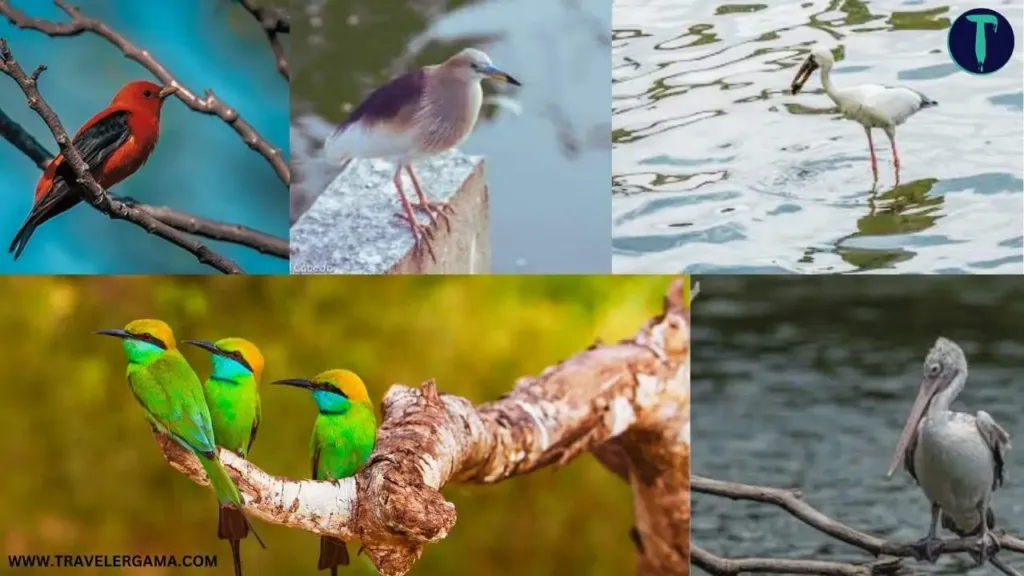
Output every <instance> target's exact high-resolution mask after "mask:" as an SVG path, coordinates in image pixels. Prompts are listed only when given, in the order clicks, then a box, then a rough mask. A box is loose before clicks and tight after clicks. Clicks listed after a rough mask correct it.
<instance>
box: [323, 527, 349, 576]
mask: <svg viewBox="0 0 1024 576" xmlns="http://www.w3.org/2000/svg"><path fill="white" fill-rule="evenodd" d="M348 562H349V560H348V547H347V546H345V542H344V541H342V540H338V539H337V538H334V537H332V536H321V537H320V560H319V561H318V562H317V570H326V569H328V568H330V569H331V575H332V576H334V575H336V574H337V573H338V566H348Z"/></svg>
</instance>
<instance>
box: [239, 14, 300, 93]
mask: <svg viewBox="0 0 1024 576" xmlns="http://www.w3.org/2000/svg"><path fill="white" fill-rule="evenodd" d="M239 2H240V3H241V4H242V7H243V8H245V9H246V10H248V11H249V14H252V17H253V18H255V19H256V21H257V22H259V23H260V26H261V27H262V28H263V33H264V34H266V35H267V41H268V42H270V49H271V50H272V51H273V52H274V62H275V63H276V64H277V71H278V72H280V73H281V75H282V76H284V79H285V80H290V79H291V77H290V76H289V75H288V57H287V56H286V55H285V51H284V43H283V42H281V38H280V36H279V35H280V34H290V33H291V21H290V20H289V19H288V15H287V14H286V13H285V11H284V10H281V9H279V8H268V7H265V6H262V7H260V6H256V5H255V4H254V3H253V1H252V0H239Z"/></svg>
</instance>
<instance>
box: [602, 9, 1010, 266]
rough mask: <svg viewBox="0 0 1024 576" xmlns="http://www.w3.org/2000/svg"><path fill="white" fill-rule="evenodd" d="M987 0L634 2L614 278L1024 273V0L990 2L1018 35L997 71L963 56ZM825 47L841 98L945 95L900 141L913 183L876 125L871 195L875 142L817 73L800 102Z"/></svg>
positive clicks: (621, 57)
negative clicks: (954, 48)
mask: <svg viewBox="0 0 1024 576" xmlns="http://www.w3.org/2000/svg"><path fill="white" fill-rule="evenodd" d="M767 4H770V6H771V7H769V6H768V5H767ZM978 6H980V5H979V4H976V3H968V2H964V3H957V4H948V3H942V2H934V1H920V0H907V1H897V0H879V1H875V2H862V1H857V0H845V1H840V0H831V1H822V0H815V1H806V2H771V3H762V4H756V3H750V4H722V3H721V2H708V1H705V0H688V1H685V2H682V1H679V0H616V1H615V4H614V8H613V10H614V12H613V27H614V40H613V63H612V66H613V127H614V130H613V145H614V150H613V195H614V196H613V234H614V256H613V267H614V269H615V270H616V271H617V272H656V271H657V272H670V271H679V270H685V271H692V272H737V273H748V272H802V273H836V272H848V271H859V270H872V271H880V272H900V273H906V272H941V273H1021V272H1022V270H1024V265H1022V253H1024V236H1022V231H1024V167H1022V164H1024V156H1022V155H1024V126H1022V122H1024V120H1022V116H1024V115H1022V109H1024V93H1022V91H1021V87H1022V58H1021V43H1022V36H1024V34H1022V32H1024V31H1022V30H1021V27H1020V23H1021V21H1022V18H1024V9H1022V8H1024V0H1010V1H1004V2H994V3H989V4H984V6H987V7H991V8H995V9H997V10H998V11H1000V12H1001V13H1002V14H1003V15H1004V16H1005V17H1006V18H1007V20H1009V22H1010V23H1011V24H1012V25H1013V27H1014V34H1015V37H1016V39H1017V43H1016V47H1015V50H1016V51H1015V53H1014V55H1013V58H1012V59H1011V61H1010V62H1009V63H1008V64H1007V65H1006V66H1005V67H1004V68H1003V69H1002V70H1000V71H999V72H997V73H995V74H992V75H990V76H983V77H982V76H971V75H968V74H966V73H963V72H961V71H960V70H959V69H958V68H957V66H956V65H955V64H954V63H953V62H952V61H951V60H950V59H949V57H948V55H947V53H946V33H947V31H948V28H949V26H950V24H951V22H952V20H953V19H955V18H956V16H957V15H959V14H961V13H962V12H964V11H966V10H968V9H971V8H975V7H978ZM815 44H822V45H825V46H827V47H829V48H831V49H833V51H834V52H836V53H838V58H837V62H836V67H835V69H834V72H833V81H834V82H835V84H836V85H837V86H838V87H840V88H842V87H846V86H853V85H857V84H866V83H878V84H890V85H896V84H898V85H904V86H907V87H910V88H913V89H915V90H918V91H921V92H923V93H925V94H927V95H928V96H929V97H931V98H932V99H934V100H937V101H939V103H940V105H939V106H938V107H936V108H928V109H925V110H922V111H920V112H919V113H918V114H916V115H914V116H913V117H911V118H910V119H909V120H908V121H907V123H906V124H903V125H902V126H900V127H899V128H898V130H897V143H898V147H899V151H900V160H901V162H902V167H901V173H900V184H899V185H898V186H895V182H894V177H893V167H892V154H891V151H890V150H889V145H888V141H887V140H886V138H885V136H884V134H882V133H881V131H878V130H876V131H875V145H876V149H877V153H878V162H879V183H878V186H877V187H876V190H875V192H874V193H872V192H871V188H872V177H871V167H870V160H869V153H868V147H867V139H866V138H865V136H864V131H863V129H862V128H861V127H860V126H859V125H857V124H856V123H855V122H853V121H850V120H845V119H839V118H838V114H837V113H836V111H835V109H834V108H833V104H832V101H831V100H829V99H828V97H827V96H826V95H825V94H824V91H823V90H822V89H821V84H820V78H819V76H818V74H815V75H814V76H813V77H812V78H811V80H810V81H809V82H808V83H807V86H806V87H805V90H804V91H803V92H801V93H800V94H799V95H798V96H793V95H791V94H789V93H788V86H789V83H790V81H791V79H792V78H793V75H794V74H795V73H796V70H797V68H798V67H799V65H800V63H801V62H802V61H803V59H804V58H805V57H806V55H807V52H808V51H809V50H810V47H811V46H813V45H815Z"/></svg>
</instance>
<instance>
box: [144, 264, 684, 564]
mask: <svg viewBox="0 0 1024 576" xmlns="http://www.w3.org/2000/svg"><path fill="white" fill-rule="evenodd" d="M675 286H677V283H674V284H673V287H675ZM666 301H667V302H678V301H681V297H674V298H669V299H666ZM660 318H662V321H661V323H659V324H656V325H654V326H651V325H650V324H648V325H647V326H645V327H643V328H642V329H641V330H640V331H639V333H638V334H637V336H636V337H635V338H633V339H630V340H624V341H622V342H620V343H618V344H614V345H597V346H593V347H591V348H589V349H587V350H585V351H582V352H580V353H578V354H576V355H575V356H573V357H571V358H569V359H568V360H565V361H563V362H560V363H559V364H558V365H556V366H552V367H550V368H547V369H546V370H544V372H543V373H541V374H540V375H539V376H537V377H535V378H521V379H519V381H518V382H517V383H516V386H515V388H514V389H513V390H512V391H511V392H509V393H508V394H506V395H504V396H502V397H501V398H500V399H498V400H496V401H494V402H490V403H488V404H484V405H481V406H478V407H474V406H473V404H472V403H471V402H470V401H469V400H467V399H465V398H460V397H458V396H451V395H447V394H441V393H439V391H438V389H437V386H436V384H435V383H434V382H433V380H428V381H426V382H424V383H423V384H422V385H421V386H420V387H419V388H407V387H405V386H400V385H394V386H392V387H391V389H390V390H389V391H388V393H387V394H386V395H385V397H384V400H383V404H382V412H383V419H382V422H381V426H380V430H379V432H378V435H377V445H376V447H375V448H374V451H373V454H371V456H370V459H369V461H368V462H367V465H366V467H365V468H364V469H363V470H362V471H360V472H359V473H358V474H357V475H356V476H355V477H352V478H345V479H342V480H339V481H337V482H317V481H313V480H302V481H297V480H289V479H286V478H281V477H277V476H271V475H270V474H268V473H266V472H264V471H263V470H261V469H259V468H258V467H257V466H256V465H254V464H252V463H251V462H248V461H247V460H244V459H243V458H241V457H239V456H238V455H236V454H234V453H232V452H229V451H226V450H221V451H220V458H221V460H222V461H223V462H224V465H225V466H226V467H227V468H228V470H229V472H230V473H231V474H232V476H233V477H235V478H236V479H237V482H238V487H239V490H240V491H241V492H242V494H243V496H244V500H245V508H246V510H247V511H248V512H250V513H252V514H253V515H254V516H257V517H259V518H262V519H263V520H266V521H268V522H272V523H275V524H281V525H284V526H289V527H292V528H298V529H301V530H308V531H311V532H316V533H319V534H331V535H334V536H337V537H339V538H341V539H344V540H359V541H360V542H361V543H362V545H363V546H364V548H365V551H366V554H367V556H368V557H369V558H370V560H371V561H373V563H374V565H375V566H376V567H377V569H378V571H379V572H380V573H381V574H383V575H384V576H396V575H401V574H405V573H407V572H408V571H409V570H410V569H411V568H412V566H413V564H414V563H415V562H416V560H417V559H418V558H419V557H420V555H421V554H422V552H423V549H424V546H425V545H426V544H428V543H432V542H438V541H440V540H442V539H443V538H445V537H446V536H447V535H448V533H449V531H450V530H451V529H452V527H453V526H454V524H455V519H456V512H455V506H454V505H453V504H451V503H450V502H447V501H446V500H445V499H444V496H443V495H442V494H441V492H440V490H441V488H442V487H443V486H444V485H445V484H449V483H495V482H500V481H502V480H505V479H507V478H511V477H513V476H517V475H520V474H526V473H529V472H533V471H537V470H540V469H543V468H546V467H557V466H560V465H562V464H565V463H567V462H568V461H570V460H572V459H573V458H575V457H577V456H579V455H580V454H582V453H585V452H586V451H588V450H593V449H595V448H597V447H599V446H603V445H609V446H612V445H614V446H616V448H617V449H621V450H623V451H624V454H623V458H622V461H621V464H622V468H623V474H624V477H626V478H629V481H630V483H631V484H632V492H633V495H634V499H635V507H636V529H635V530H634V542H639V543H640V545H638V546H637V555H638V559H637V560H638V561H637V566H638V570H637V572H638V574H640V575H641V576H654V575H658V576H683V575H685V574H688V573H689V561H688V559H689V504H688V503H689V488H688V483H689V446H688V444H686V443H685V442H681V441H680V438H681V437H682V430H683V428H684V427H686V426H688V425H689V374H690V371H689V338H688V336H686V337H683V336H682V335H681V334H683V333H685V334H689V328H688V326H686V322H685V320H684V319H683V317H682V311H681V310H680V309H672V308H669V309H666V310H665V312H664V314H662V315H661V316H660ZM681 331H682V332H681ZM656 334H658V335H660V337H659V336H656ZM641 336H642V338H641ZM641 339H642V340H643V341H645V342H648V343H649V344H650V345H651V346H655V347H657V348H659V349H660V351H661V352H662V354H663V355H664V356H665V357H666V358H667V361H665V362H662V361H661V360H659V359H658V358H657V357H656V355H655V354H653V353H652V352H651V351H650V350H649V349H648V347H647V346H641V345H639V344H638V343H637V342H638V341H640V340H641ZM157 439H158V441H159V442H160V445H161V447H162V449H163V451H164V455H165V457H166V458H167V459H168V461H169V462H170V463H171V465H172V466H174V467H175V468H176V469H178V470H179V471H181V472H183V473H184V474H186V475H187V476H188V477H189V478H190V479H192V480H193V481H195V482H197V483H200V484H206V483H207V480H206V475H205V473H204V472H203V469H202V467H201V465H200V464H199V462H198V460H196V458H195V457H194V456H193V455H192V454H191V453H189V452H186V451H185V450H184V449H183V448H181V446H180V445H179V444H177V443H176V442H174V441H173V440H171V439H169V438H168V437H167V436H166V435H163V434H161V433H157ZM625 533H626V531H625V530H623V534H624V535H625ZM624 537H625V536H624Z"/></svg>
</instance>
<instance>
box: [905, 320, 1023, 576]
mask: <svg viewBox="0 0 1024 576" xmlns="http://www.w3.org/2000/svg"><path fill="white" fill-rule="evenodd" d="M966 381H967V360H966V359H965V358H964V352H963V350H961V349H960V346H958V345H957V344H956V343H955V342H953V341H952V340H948V339H946V338H942V337H940V338H939V339H938V340H936V341H935V345H934V346H932V349H931V350H930V351H929V352H928V356H927V357H926V358H925V361H924V377H923V378H922V380H921V387H920V389H919V390H918V392H917V399H916V400H915V401H914V406H913V407H912V408H911V409H910V416H909V417H908V418H907V423H906V425H905V426H904V427H903V433H902V434H901V435H900V440H899V443H898V444H897V446H896V452H895V454H893V457H892V464H891V465H890V466H889V472H888V473H887V474H886V477H887V478H891V477H892V474H893V471H894V470H895V469H896V467H897V466H899V465H900V463H901V462H902V463H904V467H905V468H906V470H907V472H909V473H910V475H911V476H912V477H913V478H914V480H915V481H916V482H917V484H918V485H919V486H920V487H921V490H922V491H923V492H924V494H925V496H927V497H928V501H929V502H931V505H932V508H931V511H932V518H931V525H930V527H929V529H928V535H927V536H926V537H925V538H924V539H922V540H920V541H918V542H917V543H916V545H915V546H916V547H917V549H918V551H919V553H920V555H921V557H923V558H925V559H926V560H928V561H929V562H932V563H934V562H935V561H936V560H937V559H938V554H939V551H940V545H941V540H939V539H938V538H937V537H936V535H935V532H936V525H937V523H938V521H939V518H940V516H941V518H942V527H943V528H946V529H947V530H950V531H951V532H954V533H955V534H957V535H958V536H960V537H961V538H966V537H968V536H977V537H978V544H977V546H978V550H977V551H976V552H971V556H972V557H973V558H974V560H975V561H976V562H977V563H978V565H979V566H980V565H983V564H985V563H986V562H987V561H988V553H989V549H990V548H991V549H993V551H998V549H999V542H998V540H997V539H996V538H995V537H994V536H993V535H992V532H991V528H992V527H993V525H994V524H995V518H994V515H993V514H992V509H991V508H990V507H989V502H990V500H991V498H992V493H993V492H995V491H996V490H997V489H998V488H999V487H1000V486H1002V484H1003V482H1004V481H1005V480H1006V472H1005V469H1004V467H1003V462H1004V459H1005V457H1006V453H1007V451H1009V450H1010V435H1009V434H1007V432H1006V430H1004V429H1003V428H1001V427H1000V426H999V425H998V424H996V422H995V420H993V419H992V416H990V415H989V414H988V412H985V411H984V410H979V411H978V413H977V414H976V415H973V416H972V415H971V414H967V413H964V412H953V411H950V409H949V406H950V404H951V403H952V402H953V400H954V399H955V398H956V397H957V395H958V394H959V393H960V391H961V390H963V388H964V383H965V382H966ZM993 560H994V559H993Z"/></svg>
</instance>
